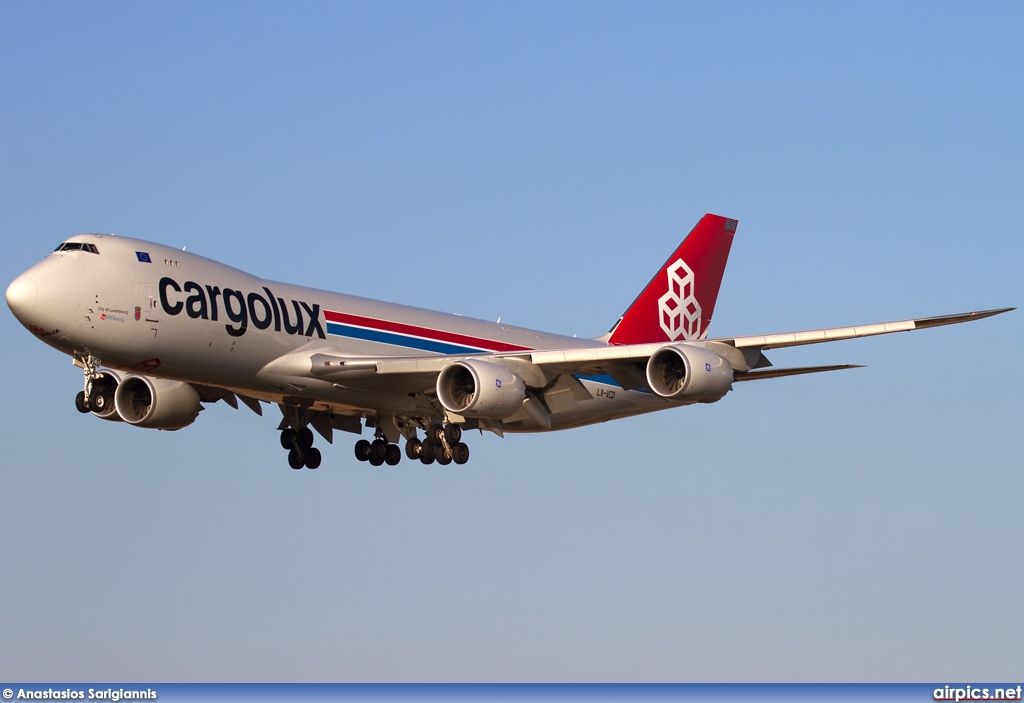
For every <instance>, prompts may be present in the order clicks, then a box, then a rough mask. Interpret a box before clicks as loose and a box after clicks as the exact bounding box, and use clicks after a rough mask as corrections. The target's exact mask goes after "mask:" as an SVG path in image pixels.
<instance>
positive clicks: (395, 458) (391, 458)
mask: <svg viewBox="0 0 1024 703" xmlns="http://www.w3.org/2000/svg"><path fill="white" fill-rule="evenodd" d="M401 460H402V450H401V449H399V448H398V445H397V444H389V445H388V447H387V449H386V450H385V451H384V461H386V462H387V465H388V466H398V462H400V461H401Z"/></svg>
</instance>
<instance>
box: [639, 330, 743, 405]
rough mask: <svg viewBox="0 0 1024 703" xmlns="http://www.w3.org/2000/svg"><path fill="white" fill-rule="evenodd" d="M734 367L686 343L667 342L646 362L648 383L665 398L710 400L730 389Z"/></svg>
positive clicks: (697, 401) (710, 401) (717, 397)
mask: <svg viewBox="0 0 1024 703" xmlns="http://www.w3.org/2000/svg"><path fill="white" fill-rule="evenodd" d="M732 381H733V368H732V366H730V365H729V362H727V361H726V360H725V359H723V358H722V357H720V356H718V354H715V353H713V352H710V351H708V350H707V349H701V348H700V347H695V346H691V345H689V344H670V345H667V346H664V347H662V348H661V349H659V350H658V351H656V352H654V354H652V355H651V358H650V359H649V360H648V361H647V384H648V385H649V386H650V387H651V390H652V391H654V392H655V393H656V394H657V395H659V396H661V397H662V398H667V399H668V400H679V401H683V402H690V403H713V402H715V401H716V400H719V399H721V398H722V397H723V396H724V395H725V394H726V393H728V392H729V391H730V390H732Z"/></svg>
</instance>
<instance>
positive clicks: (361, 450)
mask: <svg viewBox="0 0 1024 703" xmlns="http://www.w3.org/2000/svg"><path fill="white" fill-rule="evenodd" d="M356 459H359V461H368V460H369V459H370V443H369V442H368V441H367V440H365V439H361V440H359V441H358V442H356Z"/></svg>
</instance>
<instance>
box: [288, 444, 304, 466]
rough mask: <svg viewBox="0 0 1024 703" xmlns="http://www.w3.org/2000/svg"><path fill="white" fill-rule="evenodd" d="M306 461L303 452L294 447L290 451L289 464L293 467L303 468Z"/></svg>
mask: <svg viewBox="0 0 1024 703" xmlns="http://www.w3.org/2000/svg"><path fill="white" fill-rule="evenodd" d="M305 463H306V462H305V461H304V460H303V457H302V452H300V451H299V450H298V449H292V450H291V451H290V452H288V466H290V467H292V468H293V469H301V468H302V467H303V466H304V465H305Z"/></svg>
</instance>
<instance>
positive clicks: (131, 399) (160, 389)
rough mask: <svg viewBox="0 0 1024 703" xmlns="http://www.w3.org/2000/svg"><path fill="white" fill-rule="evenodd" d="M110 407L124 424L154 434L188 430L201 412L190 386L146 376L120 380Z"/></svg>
mask: <svg viewBox="0 0 1024 703" xmlns="http://www.w3.org/2000/svg"><path fill="white" fill-rule="evenodd" d="M114 404H115V405H116V406H117V414H118V415H120V416H121V418H122V419H123V420H124V421H125V422H127V423H129V424H132V425H135V426H136V427H150V428H153V429H157V430H180V429H181V428H182V427H188V426H189V425H191V424H192V423H193V422H194V421H195V419H196V416H197V415H199V411H200V410H202V409H203V406H202V405H200V403H199V394H198V393H196V389H195V388H193V387H192V386H190V385H188V384H187V383H182V382H181V381H168V380H165V379H162V378H150V377H148V376H127V377H125V378H124V379H122V380H121V383H120V384H119V385H118V386H117V393H115V394H114Z"/></svg>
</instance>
